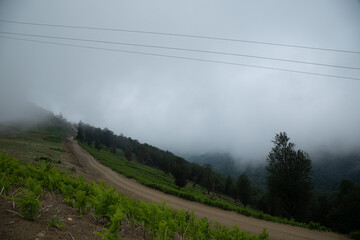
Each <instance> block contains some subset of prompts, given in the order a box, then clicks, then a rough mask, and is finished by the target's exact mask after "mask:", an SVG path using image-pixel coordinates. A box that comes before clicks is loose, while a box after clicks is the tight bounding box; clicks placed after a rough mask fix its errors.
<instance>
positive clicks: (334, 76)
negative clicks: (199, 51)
mask: <svg viewBox="0 0 360 240" xmlns="http://www.w3.org/2000/svg"><path fill="white" fill-rule="evenodd" d="M0 38H7V39H14V40H20V41H27V42H35V43H45V44H50V45H60V46H69V47H77V48H86V49H96V50H105V51H112V52H122V53H131V54H138V55H146V56H157V57H164V58H174V59H183V60H192V61H199V62H210V63H220V64H227V65H234V66H243V67H251V68H261V69H268V70H276V71H283V72H292V73H301V74H307V75H315V76H322V77H332V78H342V79H347V80H356V81H360V78H354V77H345V76H339V75H331V74H322V73H313V72H305V71H298V70H291V69H284V68H275V67H266V66H258V65H251V64H243V63H235V62H225V61H218V60H209V59H201V58H192V57H182V56H174V55H165V54H157V53H146V52H139V51H128V50H119V49H112V48H100V47H91V46H83V45H75V44H67V43H55V42H47V41H39V40H31V39H24V38H15V37H7V36H1V35H0Z"/></svg>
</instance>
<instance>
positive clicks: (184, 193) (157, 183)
mask: <svg viewBox="0 0 360 240" xmlns="http://www.w3.org/2000/svg"><path fill="white" fill-rule="evenodd" d="M79 144H80V145H81V146H82V147H83V148H84V149H85V150H87V151H88V152H89V153H90V154H91V155H92V156H93V157H94V158H96V159H97V160H99V161H100V162H101V163H102V164H104V165H105V166H108V167H110V168H111V169H112V170H114V171H116V172H119V173H121V174H123V175H125V176H126V177H129V178H133V179H135V180H137V181H138V182H140V183H141V184H144V185H146V186H148V187H152V188H155V189H158V190H160V191H162V192H165V193H169V194H172V195H175V196H178V197H181V198H184V199H188V200H191V201H196V202H200V203H203V204H206V205H209V206H213V207H218V208H221V209H225V210H230V211H235V212H238V213H240V214H243V215H246V216H252V217H256V218H260V219H264V220H268V221H273V222H278V223H284V224H290V225H293V226H299V227H304V228H310V229H319V230H322V231H330V229H328V228H326V227H324V226H321V225H320V224H314V223H313V222H309V223H300V222H297V221H295V220H294V219H287V218H281V217H276V216H271V215H270V214H266V213H263V212H262V211H258V210H255V209H252V208H250V207H243V206H239V205H237V204H235V203H234V202H233V201H231V200H230V199H228V198H226V197H223V196H221V195H218V194H206V192H207V190H206V189H205V188H202V187H196V188H193V187H192V186H191V185H192V184H191V183H188V184H187V185H186V186H185V187H184V188H181V189H179V188H178V187H177V185H176V184H175V179H174V178H173V177H172V176H171V175H170V174H166V173H164V172H163V171H161V170H160V169H156V168H152V167H149V166H146V165H143V164H140V163H138V162H135V161H128V160H127V159H126V157H125V155H124V153H123V152H122V151H121V150H119V149H117V151H116V153H115V154H114V153H111V152H109V151H106V150H104V149H101V150H98V149H96V148H95V147H92V146H89V145H87V144H86V143H81V142H80V143H79Z"/></svg>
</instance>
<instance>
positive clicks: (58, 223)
mask: <svg viewBox="0 0 360 240" xmlns="http://www.w3.org/2000/svg"><path fill="white" fill-rule="evenodd" d="M56 211H57V214H54V215H53V216H52V217H51V218H50V220H49V222H48V226H52V227H56V228H58V229H62V228H63V227H64V226H65V223H64V218H62V217H60V216H59V213H60V212H59V209H56Z"/></svg>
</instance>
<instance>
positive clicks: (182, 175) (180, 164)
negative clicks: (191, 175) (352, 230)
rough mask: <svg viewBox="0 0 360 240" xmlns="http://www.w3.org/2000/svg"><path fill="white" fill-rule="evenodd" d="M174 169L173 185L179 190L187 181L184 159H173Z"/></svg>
mask: <svg viewBox="0 0 360 240" xmlns="http://www.w3.org/2000/svg"><path fill="white" fill-rule="evenodd" d="M175 164H176V165H175V168H174V169H173V175H174V178H175V184H176V185H177V186H178V187H179V189H180V188H182V187H185V185H186V180H187V175H188V173H187V171H188V168H187V165H186V162H185V160H184V159H182V158H179V157H177V158H176V159H175Z"/></svg>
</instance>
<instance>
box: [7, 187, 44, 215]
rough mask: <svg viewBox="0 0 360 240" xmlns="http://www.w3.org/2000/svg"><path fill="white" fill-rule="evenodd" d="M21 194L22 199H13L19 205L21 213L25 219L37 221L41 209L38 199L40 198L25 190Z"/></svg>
mask: <svg viewBox="0 0 360 240" xmlns="http://www.w3.org/2000/svg"><path fill="white" fill-rule="evenodd" d="M20 194H21V198H12V200H13V201H15V202H16V203H18V204H19V206H20V213H22V214H23V215H24V218H25V219H27V220H31V221H33V220H35V218H36V217H37V215H38V214H39V209H40V201H39V200H38V199H37V197H38V196H37V195H36V194H35V193H34V192H32V191H30V190H28V189H25V188H23V189H21V190H20Z"/></svg>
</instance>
